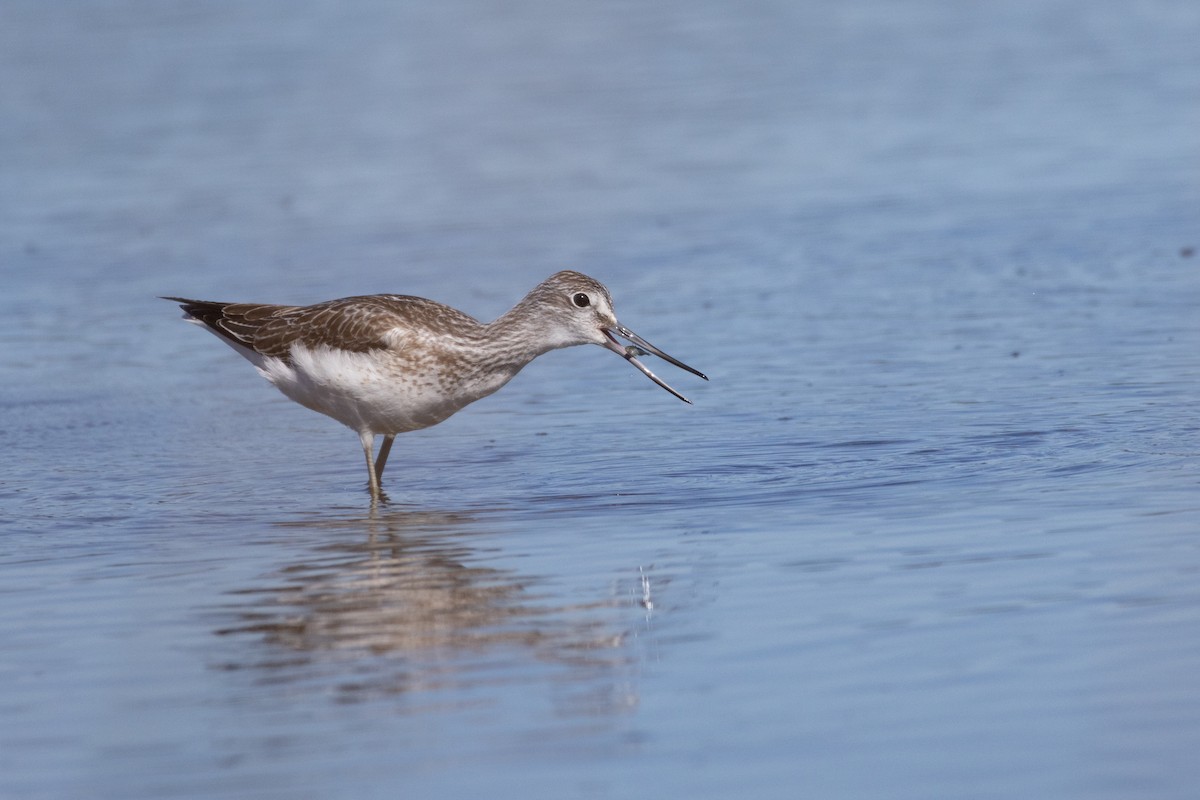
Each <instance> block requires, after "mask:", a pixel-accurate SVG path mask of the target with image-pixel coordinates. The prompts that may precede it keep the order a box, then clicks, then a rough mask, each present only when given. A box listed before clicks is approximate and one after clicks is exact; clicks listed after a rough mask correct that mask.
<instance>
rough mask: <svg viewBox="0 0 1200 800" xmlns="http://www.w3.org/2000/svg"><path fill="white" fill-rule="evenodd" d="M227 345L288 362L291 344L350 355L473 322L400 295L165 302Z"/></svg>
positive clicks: (436, 305)
mask: <svg viewBox="0 0 1200 800" xmlns="http://www.w3.org/2000/svg"><path fill="white" fill-rule="evenodd" d="M164 299H166V300H174V301H176V302H178V303H179V304H180V308H182V309H183V310H184V311H185V312H186V313H187V314H188V316H190V317H193V318H194V319H198V320H200V321H201V322H203V323H204V324H205V325H207V326H208V327H209V328H211V329H212V330H213V331H215V332H216V333H217V334H219V335H221V336H223V337H225V338H226V339H228V340H230V341H231V342H233V343H235V344H238V345H241V346H243V347H249V348H250V349H252V350H254V351H255V352H258V353H261V354H262V355H265V356H273V357H275V358H279V359H281V360H283V361H285V362H289V363H290V361H291V349H292V345H293V344H296V343H300V344H303V345H304V346H306V347H310V348H312V347H319V346H322V345H324V346H327V347H334V348H337V349H340V350H348V351H352V352H358V353H362V352H367V351H369V350H374V349H378V348H384V347H388V346H389V343H388V341H387V340H386V339H385V336H386V335H387V334H388V333H393V332H395V331H397V329H400V330H411V329H414V328H423V329H426V330H436V329H439V328H442V327H445V326H451V327H453V326H455V325H461V324H463V323H464V322H465V323H468V324H470V323H474V322H475V320H473V319H472V318H471V317H468V316H467V315H466V314H463V313H462V312H460V311H456V310H455V309H453V308H450V307H448V306H444V305H442V304H441V303H435V302H433V301H432V300H425V299H423V298H420V297H407V296H404V295H368V296H364V297H345V298H342V299H341V300H330V301H328V302H325V303H317V304H316V305H311V306H275V305H261V304H255V303H216V302H209V301H204V300H188V299H186V298H182V297H167V298H164Z"/></svg>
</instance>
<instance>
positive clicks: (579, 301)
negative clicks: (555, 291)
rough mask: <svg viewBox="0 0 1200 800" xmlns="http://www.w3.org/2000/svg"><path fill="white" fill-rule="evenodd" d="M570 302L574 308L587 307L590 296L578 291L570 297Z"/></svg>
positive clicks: (589, 302)
mask: <svg viewBox="0 0 1200 800" xmlns="http://www.w3.org/2000/svg"><path fill="white" fill-rule="evenodd" d="M571 302H572V303H574V304H575V307H576V308H587V307H588V306H590V305H591V304H592V298H590V297H588V296H587V295H586V294H584V293H583V292H579V293H578V294H576V295H575V296H574V297H572V298H571Z"/></svg>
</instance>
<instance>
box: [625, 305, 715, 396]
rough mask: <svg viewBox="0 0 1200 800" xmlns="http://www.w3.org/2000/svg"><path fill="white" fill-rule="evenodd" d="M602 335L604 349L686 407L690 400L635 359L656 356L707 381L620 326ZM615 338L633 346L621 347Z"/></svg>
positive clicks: (693, 370)
mask: <svg viewBox="0 0 1200 800" xmlns="http://www.w3.org/2000/svg"><path fill="white" fill-rule="evenodd" d="M604 335H605V336H607V337H608V342H606V343H605V347H607V348H608V349H609V350H612V351H613V352H614V353H616V354H617V355H619V356H621V357H622V358H624V359H625V360H626V361H628V362H629V363H630V364H633V365H634V366H635V367H637V368H638V370H640V371H641V373H642V374H643V375H645V376H646V377H647V378H649V379H650V380H652V381H654V382H655V383H657V384H658V385H659V386H661V387H662V388H664V389H666V390H667V391H668V392H670V393H671V394H673V395H675V396H676V397H678V398H679V399H680V400H682V401H683V402H685V403H687V404H688V405H691V403H692V401H691V400H688V399H687V398H686V397H684V396H683V395H681V394H680V393H679V392H677V391H675V390H674V389H672V388H671V387H670V386H669V385H668V384H667V382H666V381H664V380H663V379H662V378H660V377H658V376H657V375H655V374H654V373H653V372H651V371H650V370H649V369H648V368H647V367H646V365H645V364H643V363H642V362H641V361H638V360H637V357H638V356H644V355H647V354H649V355H654V356H658V357H659V358H661V359H662V360H663V361H667V362H669V363H671V364H674V365H675V366H677V367H679V368H680V369H683V370H687V371H688V372H690V373H692V374H693V375H699V376H700V377H701V378H704V380H708V376H707V375H705V374H704V373H703V372H701V371H700V370H698V369H694V368H693V367H689V366H688V365H687V364H685V363H683V362H682V361H680V360H679V359H677V358H674V357H673V356H669V355H667V354H666V353H664V352H663V351H662V350H659V349H658V348H657V347H655V346H654V345H652V344H650V343H649V342H647V341H646V340H645V339H643V338H642V337H640V336H638V335H637V334H636V333H634V332H633V331H631V330H629V328H626V327H624V326H621V325H619V326H617V327H616V328H605V329H604ZM617 336H620V337H621V338H622V339H628V340H629V341H631V342H633V344H629V345H623V344H621V343H620V342H619V341H617Z"/></svg>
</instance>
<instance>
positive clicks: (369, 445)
mask: <svg viewBox="0 0 1200 800" xmlns="http://www.w3.org/2000/svg"><path fill="white" fill-rule="evenodd" d="M358 439H359V441H361V442H362V447H363V453H365V454H366V456H367V476H368V477H369V478H370V483H371V502H372V503H374V502H376V501H377V500H379V495H380V491H379V476H378V475H376V474H375V457H374V456H375V454H374V453H373V452H372V451H373V450H374V449H375V434H373V433H369V432H367V431H363V432H362V433H360V434H358Z"/></svg>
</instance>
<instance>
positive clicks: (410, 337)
mask: <svg viewBox="0 0 1200 800" xmlns="http://www.w3.org/2000/svg"><path fill="white" fill-rule="evenodd" d="M164 299H167V300H174V301H176V302H178V303H179V304H180V307H181V308H182V309H183V310H184V312H185V313H186V316H185V319H187V320H189V321H191V322H194V323H196V324H201V325H204V326H206V327H207V328H208V329H209V330H210V331H212V332H213V333H215V334H216V335H218V336H220V337H221V339H222V340H223V341H224V342H226V343H227V344H229V345H230V346H231V347H233V348H234V349H235V350H237V351H238V352H239V353H240V354H241V355H242V356H244V357H245V358H246V359H247V360H249V361H250V362H251V363H253V364H254V365H255V366H256V367H257V368H258V371H259V372H260V373H261V374H262V376H263V377H264V378H266V379H267V380H268V381H270V382H271V383H272V384H274V385H275V386H276V387H277V388H278V389H279V390H280V391H281V392H283V393H284V394H285V395H287V396H288V397H289V398H291V399H292V400H295V401H296V402H297V403H300V404H301V405H303V406H306V407H307V408H311V409H313V410H314V411H319V412H321V413H322V414H326V415H328V416H330V417H333V418H334V419H336V420H338V421H339V422H341V423H342V424H344V425H346V426H348V427H349V428H351V429H352V430H354V431H356V432H357V433H358V434H359V439H360V441H361V442H362V445H363V450H364V453H365V454H366V458H367V467H368V473H369V478H370V487H371V496H372V498H373V499H378V498H379V497H380V496H381V491H380V477H381V476H382V474H383V467H384V465H385V464H386V462H387V457H388V453H389V451H390V449H391V444H392V439H393V438H394V437H395V436H396V434H399V433H405V432H407V431H413V430H418V429H420V428H426V427H429V426H430V425H436V424H437V423H439V422H441V421H442V420H444V419H446V418H447V417H449V416H450V415H451V414H453V413H455V412H456V411H458V410H460V409H462V408H463V407H465V406H467V405H469V404H470V403H473V402H475V401H476V400H478V399H480V398H482V397H486V396H487V395H489V394H491V393H492V392H495V391H496V390H497V389H499V388H500V387H502V386H503V385H504V384H506V383H508V381H509V380H511V379H512V378H513V376H514V375H516V374H517V373H518V372H519V371H520V370H521V368H522V367H524V366H525V365H526V364H528V363H529V362H530V361H532V360H533V359H535V358H537V357H538V356H539V355H541V354H542V353H546V352H549V351H550V350H555V349H558V348H561V347H570V346H573V345H577V344H598V345H601V346H604V347H606V348H608V349H610V350H613V351H614V352H617V353H618V354H620V355H621V356H622V357H624V358H626V359H627V360H628V361H630V363H632V364H633V365H634V366H636V367H637V368H638V369H639V370H641V371H642V372H643V373H645V374H646V375H647V376H649V377H650V378H651V379H652V380H653V381H654V382H655V383H657V384H659V385H660V386H662V387H663V388H664V389H666V390H667V391H669V392H671V393H672V394H674V395H675V396H676V397H679V398H680V399H681V400H684V401H687V398H685V397H683V395H681V394H679V393H678V392H676V391H675V390H674V389H672V388H671V387H669V386H667V385H666V384H665V383H663V381H661V380H660V379H659V378H658V377H657V376H655V375H654V374H653V373H652V372H650V371H649V370H648V369H646V367H645V366H643V365H642V363H641V362H640V361H638V359H637V356H639V355H644V354H646V353H652V354H654V355H657V356H660V357H661V358H664V359H666V360H667V361H669V362H671V363H673V364H675V365H676V366H678V367H681V368H683V369H685V370H688V371H689V372H692V373H694V374H696V375H699V376H700V377H702V378H703V377H705V376H704V375H702V374H701V373H700V372H697V371H696V370H694V369H692V368H691V367H689V366H687V365H686V364H683V363H682V362H680V361H677V360H676V359H674V358H672V357H670V356H668V355H667V354H666V353H663V352H662V351H661V350H659V349H658V348H656V347H654V346H653V345H651V344H650V343H649V342H647V341H645V340H644V339H642V338H640V337H639V336H637V335H636V334H634V333H633V332H632V331H630V330H628V329H627V328H623V327H621V326H620V324H619V323H618V322H617V319H616V316H615V314H614V313H613V310H612V297H611V296H610V295H609V292H608V289H606V288H605V287H604V285H603V284H601V283H600V282H598V281H596V280H594V279H592V278H589V277H588V276H586V275H583V274H582V273H579V272H572V271H563V272H559V273H556V274H554V275H552V276H551V277H550V278H548V279H546V280H545V281H543V282H542V283H541V284H539V285H538V286H537V287H535V288H534V289H533V291H531V292H530V293H529V294H528V295H526V296H525V298H524V299H523V300H521V302H519V303H517V305H516V306H514V307H513V308H512V310H510V311H509V312H508V313H506V314H504V315H503V316H501V317H499V318H498V319H496V320H495V321H493V322H490V323H483V322H480V321H478V320H476V319H475V318H473V317H471V316H468V315H467V314H464V313H463V312H461V311H458V310H457V309H454V308H451V307H449V306H446V305H443V304H442V303H437V302H434V301H432V300H426V299H424V298H421V297H409V296H406V295H387V294H383V295H365V296H360V297H346V298H342V299H340V300H330V301H328V302H324V303H317V304H315V305H311V306H280V305H262V304H254V303H217V302H210V301H203V300H188V299H186V298H181V297H168V298H164ZM617 336H621V337H622V338H624V339H627V340H629V341H630V342H633V344H631V345H621V344H620V343H619V342H618V341H617V339H616V337H617ZM705 379H706V380H707V378H705ZM688 402H690V401H688ZM377 435H382V436H383V437H384V441H383V445H382V446H381V448H380V452H379V456H378V457H377V458H375V457H373V456H372V452H373V449H374V438H375V436H377Z"/></svg>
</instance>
